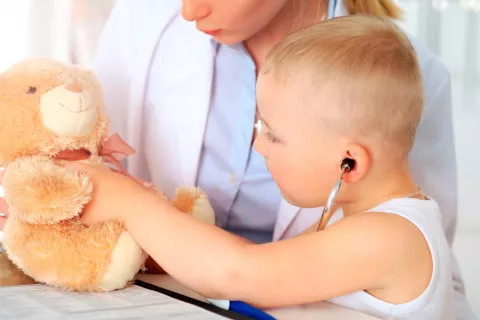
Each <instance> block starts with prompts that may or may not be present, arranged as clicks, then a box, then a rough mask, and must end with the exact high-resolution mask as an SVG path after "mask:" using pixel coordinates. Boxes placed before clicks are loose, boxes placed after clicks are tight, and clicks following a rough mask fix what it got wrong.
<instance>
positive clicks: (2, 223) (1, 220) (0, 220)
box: [0, 216, 7, 231]
mask: <svg viewBox="0 0 480 320" xmlns="http://www.w3.org/2000/svg"><path fill="white" fill-rule="evenodd" d="M6 222H7V217H4V216H0V231H1V230H3V227H4V226H5V223H6Z"/></svg>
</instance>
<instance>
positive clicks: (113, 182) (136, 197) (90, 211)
mask: <svg viewBox="0 0 480 320" xmlns="http://www.w3.org/2000/svg"><path fill="white" fill-rule="evenodd" d="M64 166H65V168H67V169H68V170H72V171H76V172H84V173H86V174H87V175H88V176H89V178H90V179H91V181H92V183H93V199H92V201H90V202H89V203H88V204H87V205H86V206H85V208H84V211H83V213H82V215H81V219H82V221H83V222H84V223H85V224H86V225H92V224H95V223H100V222H104V221H108V220H124V219H125V217H126V215H127V214H129V213H131V212H134V211H135V208H137V207H139V206H141V205H142V199H144V196H145V195H146V194H151V195H153V192H152V190H151V189H148V188H147V187H144V186H142V185H140V184H139V183H138V182H137V181H135V180H133V179H131V178H129V177H127V176H124V175H123V174H121V173H118V172H114V171H112V170H110V169H109V168H108V167H107V166H105V165H88V164H85V163H80V162H70V163H67V164H65V165H64Z"/></svg>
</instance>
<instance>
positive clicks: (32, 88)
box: [27, 87, 37, 94]
mask: <svg viewBox="0 0 480 320" xmlns="http://www.w3.org/2000/svg"><path fill="white" fill-rule="evenodd" d="M35 92H37V88H36V87H28V90H27V93H28V94H34V93H35Z"/></svg>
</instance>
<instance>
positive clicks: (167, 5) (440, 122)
mask: <svg viewBox="0 0 480 320" xmlns="http://www.w3.org/2000/svg"><path fill="white" fill-rule="evenodd" d="M346 14H347V13H346V10H345V8H344V4H343V1H341V0H339V1H338V4H337V8H336V9H335V14H334V15H335V16H341V15H346ZM413 41H414V46H415V47H416V50H417V52H418V54H419V58H420V63H421V67H422V71H423V75H424V79H425V90H426V106H425V111H424V115H423V120H422V123H421V125H420V128H419V131H418V135H417V138H416V142H415V146H414V148H413V151H412V154H411V163H412V170H413V172H414V177H415V178H416V181H417V183H418V184H419V185H420V186H422V187H424V190H425V192H426V193H427V194H429V195H431V196H432V197H434V198H436V200H437V201H438V202H439V203H440V206H441V209H442V212H443V216H444V226H445V231H446V234H447V237H448V240H449V241H450V243H451V242H452V239H453V234H454V229H455V222H456V211H457V203H456V201H457V200H456V199H457V181H456V164H455V150H454V141H453V132H452V131H453V130H452V115H451V97H450V79H449V75H448V72H447V71H446V69H445V68H444V66H443V65H442V64H441V63H440V62H439V60H437V58H436V57H435V56H434V55H433V54H432V53H431V52H430V51H429V50H428V49H427V48H426V47H425V46H423V45H421V44H420V43H418V42H416V41H415V40H414V39H413ZM154 54H156V55H157V58H158V59H159V60H160V61H161V62H160V63H161V64H162V65H161V70H163V73H162V74H161V75H156V77H157V79H160V80H159V81H158V83H157V87H156V88H149V90H158V91H159V93H160V94H158V95H157V96H158V97H159V98H158V101H155V108H159V110H160V111H159V112H157V113H158V114H161V115H162V117H161V118H158V119H156V123H157V125H158V128H159V129H158V130H157V132H159V136H158V140H159V144H158V146H159V147H158V149H155V150H151V149H148V148H145V146H144V145H143V143H142V141H143V131H142V122H143V117H144V113H143V110H144V106H145V102H144V99H145V98H146V95H145V92H146V89H147V86H148V84H149V82H148V80H149V70H150V66H151V63H152V59H153V56H154ZM214 55H215V50H214V46H213V45H212V41H211V38H210V36H208V35H205V34H203V33H201V32H199V31H197V30H196V28H195V24H194V23H189V22H186V21H184V20H183V19H182V17H181V1H180V0H137V1H133V0H117V4H116V6H115V7H114V9H113V11H112V14H111V16H110V18H109V20H108V21H107V23H106V26H105V29H104V32H103V34H102V36H101V38H100V42H99V47H98V51H97V55H96V58H95V61H94V72H95V74H96V76H97V77H98V78H99V80H100V82H101V83H102V85H103V90H104V94H105V102H106V104H107V108H108V112H109V115H110V117H111V127H112V132H117V133H119V134H120V135H121V136H122V137H124V138H125V140H126V141H127V142H129V143H130V144H131V145H132V146H133V147H134V148H135V149H136V150H137V155H136V156H133V157H131V158H130V159H129V160H128V161H127V169H128V171H129V172H130V173H131V174H133V175H134V176H137V177H139V178H142V179H146V180H149V179H150V177H149V172H148V170H147V169H146V159H147V158H148V157H149V156H151V154H152V153H155V154H156V155H155V158H157V159H162V161H159V162H158V163H156V164H155V165H156V176H157V177H156V179H157V181H160V183H159V185H158V187H159V188H161V189H162V190H164V191H165V192H166V193H167V194H168V195H170V196H171V195H172V194H173V192H174V190H175V188H177V187H179V186H183V185H185V186H192V185H194V184H195V180H196V176H197V170H198V164H199V158H200V152H201V149H202V142H203V134H204V130H205V124H206V120H207V114H208V110H209V106H210V98H211V86H212V76H213V69H214ZM158 179H160V180H158ZM321 212H322V209H321V208H317V209H299V208H297V207H293V206H291V205H290V204H288V203H287V202H286V201H282V203H281V206H280V209H279V212H278V218H277V222H276V225H275V231H274V240H278V239H284V238H288V237H292V236H294V235H296V234H298V233H300V232H301V231H303V230H304V229H306V228H307V227H309V226H310V225H311V224H312V223H314V221H315V220H317V219H318V218H319V217H320V215H321ZM453 260H454V259H453ZM454 265H455V266H454V269H455V272H454V273H455V274H454V278H455V280H456V290H457V291H458V292H459V294H460V296H462V297H460V299H464V298H463V283H462V280H461V278H460V275H459V271H458V268H457V267H456V264H455V263H454ZM465 309H467V307H465V308H464V310H465ZM459 319H460V318H459ZM462 319H473V318H472V317H470V318H468V317H463V318H462Z"/></svg>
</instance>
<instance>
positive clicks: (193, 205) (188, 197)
mask: <svg viewBox="0 0 480 320" xmlns="http://www.w3.org/2000/svg"><path fill="white" fill-rule="evenodd" d="M172 205H173V206H174V207H176V208H177V209H178V210H180V211H182V212H185V213H187V214H190V215H191V216H192V217H194V218H196V219H198V220H200V221H204V222H206V223H208V224H215V212H214V211H213V208H212V206H211V205H210V201H209V200H208V197H207V195H206V194H205V193H204V192H203V191H202V190H201V189H200V188H180V189H177V191H176V196H175V199H173V200H172Z"/></svg>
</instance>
